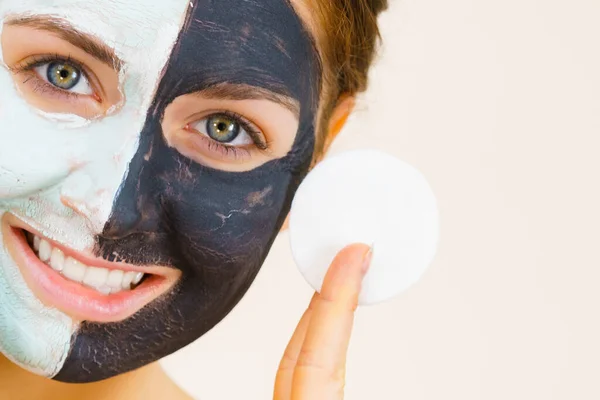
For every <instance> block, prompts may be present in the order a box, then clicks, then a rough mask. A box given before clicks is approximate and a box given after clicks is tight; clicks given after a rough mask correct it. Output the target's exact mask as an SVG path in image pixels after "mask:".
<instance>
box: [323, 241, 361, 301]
mask: <svg viewBox="0 0 600 400" xmlns="http://www.w3.org/2000/svg"><path fill="white" fill-rule="evenodd" d="M370 254H371V247H370V246H368V245H366V244H364V243H354V244H351V245H349V246H346V247H345V248H343V249H342V250H341V251H340V252H339V253H338V254H337V255H336V257H335V258H334V260H333V262H332V263H331V266H330V267H329V270H328V271H327V274H326V275H325V280H324V282H323V287H322V290H321V296H322V297H323V298H324V299H330V300H331V299H333V298H336V297H338V296H339V295H341V294H342V293H346V292H347V293H346V295H342V296H344V297H346V296H350V297H356V296H358V292H359V291H360V286H361V283H362V279H363V277H364V274H365V272H366V270H367V268H368V264H369V263H370ZM344 288H346V289H344Z"/></svg>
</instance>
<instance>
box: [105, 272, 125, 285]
mask: <svg viewBox="0 0 600 400" xmlns="http://www.w3.org/2000/svg"><path fill="white" fill-rule="evenodd" d="M123 275H125V273H124V272H123V271H121V270H118V269H113V270H112V271H110V273H109V274H108V279H106V285H107V286H110V287H112V288H115V289H117V288H118V289H121V282H123Z"/></svg>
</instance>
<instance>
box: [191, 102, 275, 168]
mask: <svg viewBox="0 0 600 400" xmlns="http://www.w3.org/2000/svg"><path fill="white" fill-rule="evenodd" d="M215 115H224V116H226V117H228V118H231V119H232V120H234V121H235V122H236V123H238V124H239V125H240V126H241V127H242V129H244V131H246V133H247V134H248V135H249V136H250V138H251V139H252V141H253V142H254V145H255V146H256V148H257V149H259V150H261V151H263V152H267V151H268V150H269V149H270V147H271V146H270V145H271V143H270V142H269V141H268V140H267V139H266V138H265V137H264V136H263V134H262V132H261V131H260V129H258V127H256V125H254V124H253V123H252V122H250V121H249V120H248V119H247V118H246V117H244V116H243V115H241V114H238V113H236V112H233V111H228V110H221V111H216V112H212V113H211V114H208V115H206V116H205V117H203V118H202V119H207V118H210V117H212V116H215ZM186 130H189V131H195V130H194V129H193V128H191V127H190V124H187V125H186ZM205 139H206V140H207V141H208V147H209V148H210V149H211V150H213V151H218V152H220V153H222V154H224V155H226V156H230V155H231V156H233V157H235V158H237V157H238V156H240V155H242V154H241V153H240V152H247V151H248V150H247V149H243V148H241V147H237V146H228V145H226V144H223V143H219V142H217V141H216V140H213V139H211V138H208V137H205Z"/></svg>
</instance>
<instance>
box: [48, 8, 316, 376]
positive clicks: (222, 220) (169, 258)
mask: <svg viewBox="0 0 600 400" xmlns="http://www.w3.org/2000/svg"><path fill="white" fill-rule="evenodd" d="M192 6H193V7H191V8H190V9H189V12H188V15H187V17H186V21H185V24H184V26H183V28H182V30H181V32H180V35H179V37H178V39H177V40H178V41H177V43H176V44H175V46H174V49H173V52H172V54H171V58H170V59H169V61H168V63H167V65H166V66H165V69H164V71H163V76H162V78H161V80H160V82H159V84H158V88H157V93H156V96H155V98H154V100H153V102H152V105H151V107H150V109H149V111H148V115H147V119H146V123H145V125H144V127H143V130H142V132H141V133H140V139H139V149H138V151H137V153H136V154H135V155H134V157H133V159H132V160H131V163H130V165H129V169H128V173H127V175H126V177H125V180H124V182H123V183H122V185H121V188H120V190H119V192H118V196H117V198H116V199H115V203H114V207H113V210H112V213H111V216H110V218H109V220H108V222H107V223H106V225H105V227H104V230H103V232H102V233H100V234H99V235H98V236H97V244H96V253H97V255H99V256H101V257H104V258H107V259H115V257H116V256H117V257H118V258H119V259H123V260H126V261H127V262H129V263H132V264H139V265H147V264H158V265H163V266H170V267H173V268H177V269H179V270H181V271H182V278H181V280H180V282H179V283H178V284H177V286H176V287H175V288H174V289H173V290H172V291H171V292H170V293H168V294H166V295H164V296H162V297H161V298H159V299H157V300H156V301H154V302H152V303H151V304H149V305H148V306H146V307H145V308H143V309H142V310H140V311H139V312H138V313H137V314H135V315H134V316H132V317H130V318H128V319H127V320H125V321H122V322H118V323H109V324H97V323H89V322H84V323H82V324H81V327H80V329H79V331H78V332H77V333H76V334H75V335H74V336H73V338H72V346H71V351H70V353H69V356H68V358H67V360H66V362H65V364H64V366H63V368H62V370H61V371H60V372H59V374H58V375H57V376H56V377H55V379H57V380H60V381H65V382H91V381H97V380H101V379H105V378H108V377H111V376H114V375H117V374H121V373H124V372H127V371H130V370H132V369H135V368H138V367H141V366H143V365H145V364H147V363H150V362H153V361H155V360H158V359H160V358H162V357H164V356H166V355H168V354H170V353H172V352H174V351H176V350H178V349H180V348H181V347H183V346H185V345H187V344H189V343H191V342H192V341H194V340H196V339H197V338H199V337H200V336H202V335H203V334H204V333H205V332H207V331H208V330H209V329H211V328H212V327H213V326H214V325H215V324H217V323H218V322H219V321H221V320H222V319H223V318H224V317H225V316H226V315H227V314H228V313H229V312H230V311H231V310H232V308H233V307H234V306H235V305H236V304H237V303H238V301H239V300H240V299H241V298H242V296H243V295H244V294H245V292H246V291H247V289H248V287H249V286H250V284H251V283H252V281H253V280H254V278H255V276H256V274H257V273H258V271H259V269H260V266H261V265H262V263H263V261H264V259H265V257H266V255H267V253H268V251H269V249H270V246H271V244H272V243H273V241H274V239H275V236H276V235H277V233H278V231H279V229H280V227H281V225H282V223H283V220H284V219H285V217H286V215H287V213H288V211H289V208H290V206H291V200H292V197H293V195H294V193H295V191H296V189H297V188H298V186H299V184H300V182H301V180H302V179H303V178H304V176H305V175H306V173H307V172H308V168H309V165H310V162H311V159H312V156H313V152H314V143H315V140H314V134H315V132H314V120H315V115H316V110H317V100H316V99H318V98H319V93H318V91H319V89H318V88H319V87H320V67H319V62H318V56H317V52H316V50H315V47H314V44H313V42H312V40H311V38H310V35H309V34H308V33H307V31H306V30H305V28H304V27H303V25H302V23H301V21H300V19H299V17H298V16H297V14H296V13H295V12H294V10H293V8H292V7H291V5H290V4H289V3H288V2H287V1H285V0H260V1H246V0H233V1H223V0H219V1H210V0H201V1H197V2H194V4H192ZM224 82H226V83H232V84H244V85H250V86H256V87H260V88H264V89H268V90H270V91H272V92H275V93H277V94H281V95H285V96H289V97H291V98H293V99H296V100H298V102H299V104H300V124H299V130H298V133H297V136H296V139H295V142H294V145H293V148H292V150H291V151H290V152H289V154H288V155H287V156H286V157H284V158H281V159H277V160H273V161H270V162H268V163H266V164H264V165H262V166H260V167H257V168H255V169H254V170H251V171H248V172H225V171H220V170H216V169H212V168H208V167H206V166H203V165H200V164H198V163H196V162H193V161H191V160H190V159H188V158H186V157H184V156H183V155H181V154H179V153H178V152H177V151H176V150H175V149H174V148H170V147H169V146H168V145H167V144H166V141H165V138H164V134H163V131H162V127H161V119H162V117H163V115H164V112H165V109H166V107H167V106H168V105H169V104H170V103H172V102H173V101H174V100H175V99H176V98H178V97H179V96H182V95H185V94H189V93H193V92H199V91H202V90H203V89H206V88H209V87H211V86H213V85H215V84H219V83H224Z"/></svg>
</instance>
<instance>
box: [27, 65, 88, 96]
mask: <svg viewBox="0 0 600 400" xmlns="http://www.w3.org/2000/svg"><path fill="white" fill-rule="evenodd" d="M34 70H35V72H36V73H37V74H38V75H39V77H40V78H41V79H43V80H45V81H46V82H48V83H49V84H50V85H52V86H54V87H56V88H58V89H61V90H65V91H68V92H72V93H77V94H84V95H92V94H93V93H94V90H93V89H92V87H91V85H90V83H89V81H88V79H87V77H86V76H85V74H84V73H83V71H82V70H81V68H79V67H78V66H77V65H75V64H73V63H69V62H68V61H60V60H56V61H50V62H46V63H43V64H40V65H38V66H37V67H35V68H34Z"/></svg>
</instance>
